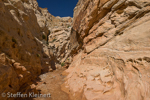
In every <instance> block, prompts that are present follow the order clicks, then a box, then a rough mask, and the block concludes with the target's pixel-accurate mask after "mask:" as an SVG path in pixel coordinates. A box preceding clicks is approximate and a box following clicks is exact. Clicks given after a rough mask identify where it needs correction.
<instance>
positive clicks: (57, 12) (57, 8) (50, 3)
mask: <svg viewBox="0 0 150 100" xmlns="http://www.w3.org/2000/svg"><path fill="white" fill-rule="evenodd" d="M37 2H38V4H39V6H40V7H42V8H48V11H49V12H50V13H51V14H52V15H54V16H60V17H67V16H70V17H73V9H74V7H75V6H76V4H77V2H78V0H37Z"/></svg>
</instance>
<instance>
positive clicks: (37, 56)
mask: <svg viewBox="0 0 150 100" xmlns="http://www.w3.org/2000/svg"><path fill="white" fill-rule="evenodd" d="M37 6H38V5H37V2H36V1H35V0H0V94H1V93H2V92H5V93H7V92H12V93H15V92H17V91H20V92H23V93H24V92H25V93H26V92H27V91H28V90H29V89H30V84H31V82H32V81H33V80H34V79H35V78H36V77H37V76H38V75H40V74H41V70H42V69H43V68H42V63H44V62H43V60H42V59H43V57H44V56H45V54H44V52H42V50H43V48H42V44H41V42H40V41H41V40H43V38H42V36H43V33H45V35H48V34H49V31H48V28H46V27H41V26H40V25H39V24H38V21H37V17H36V11H37V10H38V7H37ZM36 7H37V8H36ZM36 9H37V10H36ZM41 16H42V13H41ZM44 39H45V40H46V38H44ZM46 57H47V56H46ZM13 59H14V60H13ZM0 100H5V98H1V96H0Z"/></svg>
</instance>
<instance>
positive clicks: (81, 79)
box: [62, 0, 150, 100]
mask: <svg viewBox="0 0 150 100" xmlns="http://www.w3.org/2000/svg"><path fill="white" fill-rule="evenodd" d="M149 27H150V1H149V0H92V1H91V0H79V2H78V4H77V6H76V7H75V9H74V18H73V28H72V32H71V37H70V39H71V40H70V47H71V49H72V51H73V53H77V55H76V56H74V58H73V62H72V63H71V65H70V67H69V69H68V70H66V71H65V72H66V73H68V76H67V78H66V82H65V83H64V84H63V85H62V89H63V90H64V91H65V92H67V93H68V94H70V97H71V99H72V100H149V99H150V91H149V90H150V45H149V42H150V28H149Z"/></svg>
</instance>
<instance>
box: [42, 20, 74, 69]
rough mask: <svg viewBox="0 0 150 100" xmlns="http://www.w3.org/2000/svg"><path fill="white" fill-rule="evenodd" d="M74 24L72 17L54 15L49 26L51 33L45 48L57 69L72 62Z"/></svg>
mask: <svg viewBox="0 0 150 100" xmlns="http://www.w3.org/2000/svg"><path fill="white" fill-rule="evenodd" d="M71 26H72V18H71V17H53V20H52V22H51V26H49V30H50V35H49V36H48V41H47V43H46V44H45V45H44V47H43V50H44V52H45V54H47V55H48V56H49V58H50V63H52V62H53V63H54V65H56V66H55V67H56V68H53V69H57V68H60V67H61V66H60V65H61V64H62V66H65V67H68V65H69V64H70V63H71V60H72V59H71V58H72V57H71V56H70V52H71V50H70V32H71ZM51 67H52V65H51Z"/></svg>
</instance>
